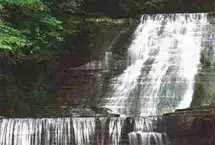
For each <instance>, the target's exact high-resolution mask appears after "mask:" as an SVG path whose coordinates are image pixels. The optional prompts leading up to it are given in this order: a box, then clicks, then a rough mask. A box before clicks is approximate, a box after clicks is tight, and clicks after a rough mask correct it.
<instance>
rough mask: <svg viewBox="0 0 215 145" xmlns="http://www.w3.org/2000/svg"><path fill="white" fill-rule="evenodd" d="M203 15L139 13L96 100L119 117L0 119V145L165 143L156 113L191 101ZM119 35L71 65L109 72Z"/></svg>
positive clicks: (186, 104) (206, 15)
mask: <svg viewBox="0 0 215 145" xmlns="http://www.w3.org/2000/svg"><path fill="white" fill-rule="evenodd" d="M207 17H208V14H206V13H196V14H155V15H154V14H153V15H143V16H142V17H141V20H140V24H139V25H138V26H137V28H136V30H135V31H134V33H133V39H132V42H131V44H130V45H129V47H128V49H127V55H126V61H125V63H126V69H125V70H124V71H123V72H122V73H121V74H119V75H117V76H116V77H113V78H112V79H111V80H110V82H114V80H116V81H115V82H114V83H110V84H109V86H107V87H109V89H107V90H108V91H107V92H105V95H104V96H103V98H102V99H101V102H100V103H99V104H98V107H104V108H109V109H110V110H112V112H113V113H116V114H120V115H121V116H120V117H110V116H109V117H107V116H106V117H72V118H38V119H34V118H8V119H1V120H0V145H122V144H123V145H127V144H130V145H170V141H169V140H168V136H167V134H166V133H165V130H164V129H163V128H162V127H161V126H162V121H161V118H159V117H158V116H161V115H163V114H164V113H167V112H170V111H174V110H175V109H182V108H187V107H189V106H190V103H191V101H192V95H193V90H194V83H195V75H196V74H197V71H198V69H199V68H200V65H199V64H200V51H201V49H202V47H203V46H202V41H203V40H202V38H203V33H204V31H205V27H206V26H208V25H209V20H208V18H207ZM120 35H121V33H120V34H117V35H116V36H115V38H113V39H112V41H111V44H110V46H109V47H107V48H106V51H107V52H106V53H105V54H103V55H104V56H103V57H102V58H103V59H102V60H101V61H97V60H95V61H91V62H89V63H87V64H86V65H83V66H80V67H77V68H74V70H80V69H82V70H85V69H86V68H87V69H88V70H97V69H98V70H103V69H105V70H106V72H108V73H111V69H113V68H112V67H113V65H112V61H114V59H112V56H114V53H112V47H113V46H114V45H115V43H116V42H117V40H118V39H119V37H120ZM110 62H111V63H110ZM123 63H124V62H123ZM123 65H124V64H123ZM92 74H93V73H92ZM102 74H104V72H103V73H101V74H99V76H102ZM94 75H95V74H94ZM111 76H112V74H111ZM99 82H100V83H101V84H102V79H101V78H100V79H99ZM101 84H100V85H101ZM104 84H106V83H104ZM104 84H102V85H104ZM104 87H106V86H105V85H104ZM86 94H87V93H86ZM95 95H96V94H95ZM109 109H107V110H109ZM159 123H161V124H159Z"/></svg>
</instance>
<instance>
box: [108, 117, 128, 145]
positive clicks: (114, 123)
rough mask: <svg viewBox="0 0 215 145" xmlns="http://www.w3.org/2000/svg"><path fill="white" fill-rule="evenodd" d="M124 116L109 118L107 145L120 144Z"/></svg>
mask: <svg viewBox="0 0 215 145" xmlns="http://www.w3.org/2000/svg"><path fill="white" fill-rule="evenodd" d="M124 120H125V118H111V119H110V123H109V145H120V139H121V133H122V132H121V131H122V126H123V123H124Z"/></svg>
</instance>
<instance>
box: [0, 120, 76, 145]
mask: <svg viewBox="0 0 215 145" xmlns="http://www.w3.org/2000/svg"><path fill="white" fill-rule="evenodd" d="M70 131H71V128H70V119H69V118H56V119H45V118H44V119H3V120H1V123H0V145H68V144H69V143H71V141H72V140H71V138H70V135H71V132H70Z"/></svg>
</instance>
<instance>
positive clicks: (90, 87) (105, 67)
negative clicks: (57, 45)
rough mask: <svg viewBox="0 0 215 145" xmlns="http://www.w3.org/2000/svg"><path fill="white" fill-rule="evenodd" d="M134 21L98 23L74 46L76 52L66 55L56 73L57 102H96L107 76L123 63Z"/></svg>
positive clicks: (84, 105)
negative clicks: (58, 88) (76, 47)
mask: <svg viewBox="0 0 215 145" xmlns="http://www.w3.org/2000/svg"><path fill="white" fill-rule="evenodd" d="M134 25H135V24H132V25H126V26H120V27H115V26H112V27H102V28H100V29H99V30H97V31H93V33H90V34H89V35H88V37H87V38H86V39H87V40H83V42H82V43H81V44H80V45H79V46H78V48H80V49H79V52H77V53H78V54H76V55H74V56H73V55H68V56H67V57H68V60H67V61H66V62H67V64H66V65H64V64H62V65H64V68H63V69H64V70H63V71H62V74H63V77H59V81H61V85H60V87H61V89H60V93H59V96H57V102H58V104H60V105H69V106H72V107H78V108H89V107H93V106H95V105H96V103H97V100H98V99H99V98H100V97H101V96H102V95H103V92H105V89H106V85H107V83H108V82H107V81H108V78H110V77H113V76H115V75H117V74H118V73H120V72H121V71H122V70H123V68H124V67H125V63H126V62H125V60H124V59H125V53H126V51H127V50H126V48H127V47H126V45H127V43H128V41H129V38H130V37H131V34H132V32H133V27H134ZM85 42H87V43H85ZM80 50H83V51H80ZM77 56H78V57H77ZM64 58H65V57H64ZM69 62H71V65H70V64H68V63H69ZM60 79H61V80H60Z"/></svg>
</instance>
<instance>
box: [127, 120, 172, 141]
mask: <svg viewBox="0 0 215 145" xmlns="http://www.w3.org/2000/svg"><path fill="white" fill-rule="evenodd" d="M157 119H158V118H157V117H147V118H135V123H134V131H133V132H131V133H129V134H128V137H129V144H130V145H169V140H168V137H167V135H166V133H160V132H156V123H157Z"/></svg>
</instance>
